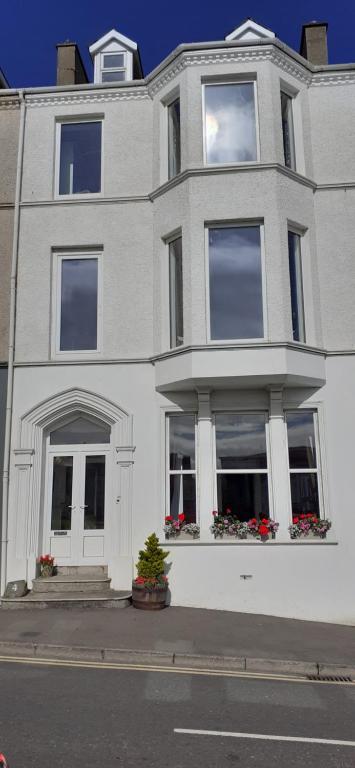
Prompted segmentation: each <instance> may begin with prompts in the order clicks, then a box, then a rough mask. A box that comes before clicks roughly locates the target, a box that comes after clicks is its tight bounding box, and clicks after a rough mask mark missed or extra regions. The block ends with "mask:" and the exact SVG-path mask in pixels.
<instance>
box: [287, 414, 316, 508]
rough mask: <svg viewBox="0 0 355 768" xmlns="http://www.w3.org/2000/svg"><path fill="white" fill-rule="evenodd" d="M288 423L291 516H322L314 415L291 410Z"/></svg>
mask: <svg viewBox="0 0 355 768" xmlns="http://www.w3.org/2000/svg"><path fill="white" fill-rule="evenodd" d="M286 424H287V439H288V455H289V466H290V486H291V504H292V516H293V518H294V517H295V516H298V515H302V514H303V515H307V514H313V515H316V516H317V517H319V515H320V505H319V489H318V462H317V449H316V435H315V432H316V429H315V414H314V413H313V411H305V410H299V411H292V412H291V411H289V412H287V414H286Z"/></svg>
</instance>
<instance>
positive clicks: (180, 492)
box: [170, 475, 196, 523]
mask: <svg viewBox="0 0 355 768" xmlns="http://www.w3.org/2000/svg"><path fill="white" fill-rule="evenodd" d="M170 514H171V516H172V517H173V518H174V520H177V518H178V515H182V514H184V515H185V522H186V523H196V480H195V475H170Z"/></svg>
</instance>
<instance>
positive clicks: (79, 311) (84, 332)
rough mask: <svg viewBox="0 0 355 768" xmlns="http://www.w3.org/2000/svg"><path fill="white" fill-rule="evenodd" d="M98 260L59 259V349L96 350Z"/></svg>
mask: <svg viewBox="0 0 355 768" xmlns="http://www.w3.org/2000/svg"><path fill="white" fill-rule="evenodd" d="M97 266H98V265H97V259H62V261H61V301H60V310H61V312H60V350H61V351H71V350H95V349H97Z"/></svg>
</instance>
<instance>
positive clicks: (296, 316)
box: [288, 232, 306, 342]
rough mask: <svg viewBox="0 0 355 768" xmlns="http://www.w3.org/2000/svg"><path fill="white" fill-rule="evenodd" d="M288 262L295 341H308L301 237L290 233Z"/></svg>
mask: <svg viewBox="0 0 355 768" xmlns="http://www.w3.org/2000/svg"><path fill="white" fill-rule="evenodd" d="M288 262H289V270H290V289H291V312H292V334H293V338H294V340H295V341H303V342H305V341H306V335H305V327H304V306H303V284H302V261H301V238H300V236H299V235H296V234H295V232H289V233H288Z"/></svg>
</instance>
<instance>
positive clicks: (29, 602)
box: [1, 589, 132, 610]
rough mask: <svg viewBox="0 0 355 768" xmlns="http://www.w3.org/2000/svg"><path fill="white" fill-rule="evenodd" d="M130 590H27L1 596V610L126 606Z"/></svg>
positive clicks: (129, 597) (129, 601)
mask: <svg viewBox="0 0 355 768" xmlns="http://www.w3.org/2000/svg"><path fill="white" fill-rule="evenodd" d="M131 597H132V595H131V592H127V591H118V590H114V589H110V590H109V591H108V592H107V593H104V594H103V593H99V592H97V593H95V592H90V593H82V592H69V593H68V592H57V593H55V592H52V593H48V592H29V593H28V595H26V596H25V597H18V598H2V599H1V609H2V610H4V609H5V610H12V609H13V610H16V609H27V608H28V609H33V608H128V607H129V606H130V605H131Z"/></svg>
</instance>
